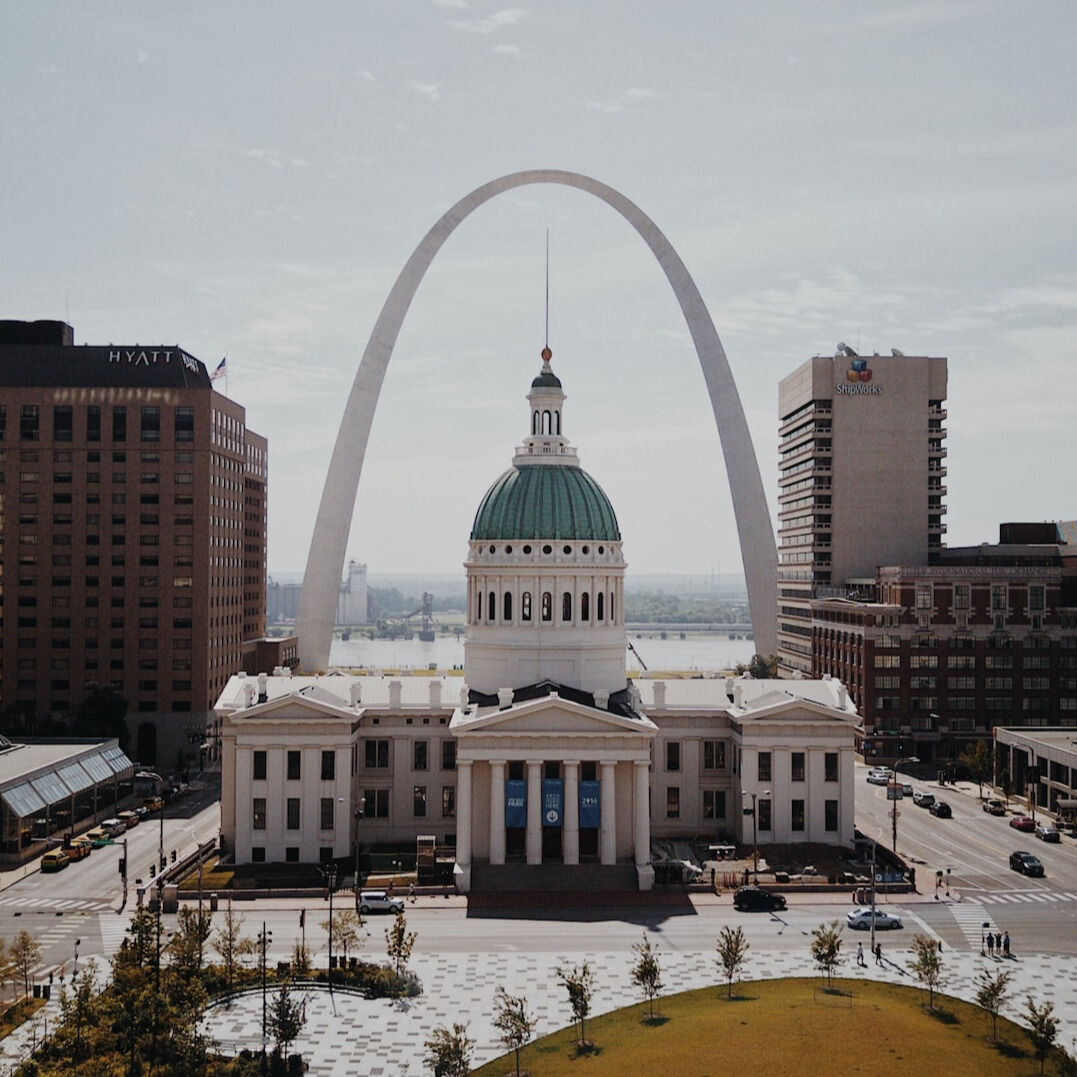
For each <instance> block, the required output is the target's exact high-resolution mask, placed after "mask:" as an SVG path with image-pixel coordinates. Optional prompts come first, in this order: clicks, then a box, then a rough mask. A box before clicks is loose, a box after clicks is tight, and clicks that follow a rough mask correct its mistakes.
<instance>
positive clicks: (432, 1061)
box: [423, 1025, 475, 1077]
mask: <svg viewBox="0 0 1077 1077" xmlns="http://www.w3.org/2000/svg"><path fill="white" fill-rule="evenodd" d="M423 1046H424V1047H425V1048H426V1059H425V1061H426V1064H427V1066H429V1067H430V1069H431V1071H432V1072H433V1074H434V1077H467V1074H468V1073H469V1072H470V1070H471V1055H472V1053H473V1052H474V1050H475V1043H474V1041H473V1040H471V1039H470V1038H469V1037H468V1034H467V1025H453V1026H452V1030H451V1031H450V1030H449V1029H447V1028H446V1027H445V1026H444V1025H438V1026H437V1028H435V1029H434V1031H433V1033H432V1034H431V1036H430V1039H428V1040H427V1041H426V1042H425V1043H424V1044H423Z"/></svg>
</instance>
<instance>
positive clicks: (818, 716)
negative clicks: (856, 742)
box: [731, 692, 860, 726]
mask: <svg viewBox="0 0 1077 1077" xmlns="http://www.w3.org/2000/svg"><path fill="white" fill-rule="evenodd" d="M731 713H732V716H733V718H734V720H735V721H736V722H737V724H738V725H741V726H745V725H749V724H751V725H759V724H762V723H765V722H772V723H775V724H778V723H783V722H804V721H811V722H816V723H819V722H824V723H830V724H833V725H853V726H855V725H858V724H859V723H860V716H859V715H858V714H857V713H856V712H855V711H846V710H838V709H837V708H836V707H828V706H826V705H825V704H823V703H816V702H814V701H813V700H810V699H798V698H792V697H790V696H788V695H785V694H784V693H782V692H773V693H767V694H766V695H765V696H760V697H759V698H758V699H755V700H753V701H752V706H751V709H750V710H743V709H742V710H736V709H734V710H733V711H732V712H731Z"/></svg>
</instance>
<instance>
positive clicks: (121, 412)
mask: <svg viewBox="0 0 1077 1077" xmlns="http://www.w3.org/2000/svg"><path fill="white" fill-rule="evenodd" d="M112 440H113V441H126V440H127V408H126V407H125V406H124V405H123V404H117V405H116V406H115V407H114V408H113V409H112ZM115 462H116V458H115V456H113V463H115Z"/></svg>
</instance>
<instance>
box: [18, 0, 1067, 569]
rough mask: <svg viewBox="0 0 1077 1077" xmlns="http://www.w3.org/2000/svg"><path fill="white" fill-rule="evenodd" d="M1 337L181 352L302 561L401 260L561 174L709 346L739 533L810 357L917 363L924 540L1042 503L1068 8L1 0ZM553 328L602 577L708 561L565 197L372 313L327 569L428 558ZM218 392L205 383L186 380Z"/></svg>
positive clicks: (729, 552)
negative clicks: (939, 451)
mask: <svg viewBox="0 0 1077 1077" xmlns="http://www.w3.org/2000/svg"><path fill="white" fill-rule="evenodd" d="M0 27H2V31H0V147H2V150H0V252H2V253H0V297H2V300H0V318H22V319H36V318H59V319H63V320H65V321H68V322H69V323H71V324H72V325H73V326H74V329H75V340H76V343H91V344H104V343H110V342H111V343H117V344H121V343H122V344H134V343H141V344H179V345H180V346H182V347H183V348H185V349H186V350H187V351H189V352H190V353H191V354H193V355H196V356H197V357H198V358H200V359H202V360H203V361H204V362H205V363H206V364H207V366H209V368H210V369H213V368H214V367H215V366H216V365H217V363H219V362H220V359H221V358H222V357H224V356H227V358H228V363H227V367H228V370H229V377H228V383H227V391H228V394H229V395H230V396H231V397H232V398H233V399H235V400H237V401H238V402H240V403H242V404H243V405H244V406H245V407H246V410H247V422H248V425H249V426H250V427H251V428H252V429H254V430H256V431H258V432H259V433H262V434H265V435H266V436H267V437H268V438H269V443H270V483H269V551H268V556H269V568H270V572H271V573H272V572H277V573H290V572H301V571H302V569H303V566H304V564H305V562H306V556H307V549H308V546H309V543H310V537H311V532H312V529H313V520H314V516H315V513H316V511H317V506H318V502H319V499H320V496H321V490H322V485H323V482H324V479H325V474H326V468H327V466H328V461H329V457H330V454H331V452H332V446H333V441H334V439H335V436H336V431H337V428H338V425H339V420H340V416H341V414H342V412H343V408H344V403H345V400H346V399H347V395H348V392H349V391H350V388H351V384H352V380H353V378H354V376H355V371H356V368H357V366H358V362H359V359H360V357H361V355H362V352H363V348H364V347H365V345H366V341H367V338H368V336H369V334H370V331H371V328H372V327H373V325H374V322H375V320H376V318H377V316H378V313H379V311H380V309H381V305H382V303H383V302H384V301H385V298H386V296H387V295H388V293H389V289H390V288H391V287H392V285H393V282H394V280H395V279H396V276H397V274H398V273H399V272H400V270H401V268H402V267H403V265H404V262H405V261H406V260H407V258H408V256H409V255H410V254H411V252H412V250H413V249H414V247H415V245H416V244H417V243H418V242H419V240H420V239H421V238H422V236H423V235H424V234H425V233H426V231H427V230H428V229H429V228H430V227H431V226H432V225H433V224H434V222H435V221H436V220H437V219H438V217H439V216H440V215H441V214H442V213H443V212H444V211H445V210H446V209H447V208H448V207H449V206H451V205H452V204H453V203H454V202H456V201H457V200H458V199H460V198H461V197H463V196H464V195H466V194H467V193H468V192H470V191H471V190H473V189H474V188H475V187H478V186H480V185H481V184H483V183H485V182H487V181H489V180H491V179H494V178H495V177H498V176H500V175H503V174H506V173H510V172H516V171H519V170H522V169H528V168H554V169H566V170H571V171H576V172H582V173H584V174H587V175H590V176H593V177H594V178H596V179H598V180H601V181H602V182H604V183H606V184H609V185H610V186H612V187H614V188H616V189H617V190H619V191H620V192H621V193H623V194H624V195H625V196H626V197H628V198H629V199H631V200H632V201H634V202H635V203H636V204H637V205H638V206H639V207H640V208H641V209H643V211H644V212H645V213H647V214H648V215H649V216H650V217H651V218H652V219H653V220H654V221H655V223H656V224H657V225H658V227H659V228H661V229H662V230H663V232H664V233H665V234H666V236H667V237H668V238H669V240H670V241H671V242H672V244H673V246H674V247H675V248H676V250H677V251H678V253H679V254H680V256H681V258H682V260H683V261H684V263H685V265H686V266H687V268H688V270H689V272H690V273H691V274H692V276H693V277H694V279H695V281H696V284H697V285H698V287H699V289H700V291H701V293H702V295H703V298H704V300H705V302H706V303H707V306H708V308H709V310H710V313H711V316H712V318H713V320H714V323H715V326H716V328H717V330H718V334H719V336H720V337H721V339H722V342H723V345H724V347H725V350H726V353H727V356H728V358H729V363H730V367H731V369H732V371H733V375H734V378H735V379H736V383H737V387H738V390H739V393H740V397H741V400H742V403H743V406H744V410H745V413H746V415H747V419H748V425H749V428H750V430H751V434H752V440H753V442H754V446H755V452H756V455H757V457H758V461H759V467H760V472H761V475H762V479H763V485H764V488H765V489H766V491H767V496H768V498H769V501H770V506H771V510H772V515H773V514H774V513H775V512H776V507H775V506H776V493H777V426H778V422H777V393H778V382H779V381H780V379H781V378H782V377H784V376H785V375H786V374H788V373H789V372H790V371H792V370H793V369H795V368H796V367H797V366H798V365H799V364H800V363H801V362H803V361H804V360H805V359H807V358H809V357H810V356H812V355H814V354H816V353H820V354H833V352H834V348H835V345H836V343H837V342H838V341H844V342H847V343H848V344H850V345H851V346H853V347H854V348H857V350H858V351H861V352H862V353H867V354H868V355H870V354H871V353H872V352H873V351H879V352H880V353H882V354H884V355H885V354H889V350H890V348H892V347H897V348H900V349H901V350H902V351H904V352H905V353H906V354H921V355H922V354H927V355H943V356H947V357H948V359H949V400H948V403H947V410H948V413H949V418H948V420H947V423H946V426H947V430H948V432H949V436H948V449H949V458H948V461H947V465H948V468H949V475H948V478H947V486H948V491H949V492H948V495H947V499H946V500H947V505H948V509H949V511H948V515H947V517H946V521H947V524H948V533H947V535H946V536H945V537H946V540H947V542H948V544H949V545H964V544H971V543H979V542H984V541H997V538H998V524H999V522H1000V521H1003V520H1044V519H1072V518H1074V517H1077V484H1075V483H1074V481H1073V478H1072V475H1071V468H1070V465H1068V464H1067V463H1066V461H1067V460H1071V459H1072V432H1073V428H1074V416H1075V415H1077V373H1075V369H1074V357H1075V355H1077V268H1075V266H1074V252H1075V251H1077V213H1075V209H1077V167H1075V165H1077V85H1075V84H1077V65H1075V64H1074V63H1073V42H1074V40H1075V39H1077V6H1075V5H1074V4H1072V3H1071V2H1064V0H1042V2H1040V3H1037V4H1035V5H1024V4H1014V3H1012V2H1009V0H999V2H997V3H996V2H964V0H932V2H924V3H921V2H915V0H910V2H903V0H893V2H888V3H869V2H862V0H860V2H827V0H821V2H817V3H812V4H804V3H800V2H795V0H773V2H768V3H766V4H758V3H750V2H744V3H732V2H721V0H665V2H662V3H658V2H650V3H643V2H639V0H617V2H615V0H544V2H543V3H533V2H532V3H519V4H514V5H513V6H507V5H506V4H505V3H499V2H494V3H486V2H481V0H432V2H430V0H400V2H388V0H386V2H377V3H375V2H364V0H347V2H343V0H336V2H334V0H322V2H319V3H317V4H287V3H283V2H279V0H257V2H253V0H248V2H244V0H233V2H231V3H228V4H216V3H214V4H210V3H205V2H199V0H192V2H189V3H185V4H182V5H166V4H160V3H144V2H137V3H136V2H133V0H132V2H108V0H101V2H97V3H94V4H85V3H76V2H74V0H69V2H50V0H38V2H36V3H33V4H27V3H21V2H16V0H0ZM547 230H549V246H550V263H549V271H550V308H549V343H550V346H551V348H552V349H553V353H554V358H553V367H554V370H555V371H556V373H557V374H558V375H559V376H560V377H561V379H562V381H563V383H564V387H565V391H566V393H567V395H568V402H567V405H566V408H565V416H564V417H565V433H566V434H568V435H569V437H570V438H571V439H572V442H573V444H574V445H575V446H576V447H577V448H578V450H579V454H580V460H581V463H582V465H583V466H584V467H585V468H586V469H587V470H588V471H589V472H590V473H591V474H592V475H593V476H594V477H595V478H596V479H597V480H598V482H599V483H600V484H601V485H602V487H603V488H604V489H605V491H606V493H607V494H608V495H609V497H610V499H611V501H612V503H613V505H614V507H615V509H616V511H617V514H618V518H619V521H620V525H621V531H622V535H623V537H624V548H625V555H626V559H627V561H628V563H629V572H630V573H632V572H639V573H664V572H676V573H710V572H714V573H731V572H736V571H738V570H739V568H740V551H739V545H738V540H737V534H736V526H735V521H734V517H733V509H732V503H731V500H730V496H729V491H728V486H727V484H726V479H725V471H724V467H723V464H722V457H721V451H720V445H719V440H718V435H717V432H716V429H715V425H714V419H713V415H712V413H711V410H710V405H709V401H708V399H707V394H706V388H705V385H704V381H703V376H702V373H701V371H700V368H699V363H698V360H697V359H696V356H695V352H694V349H693V347H692V345H691V341H690V339H689V336H688V333H687V330H686V327H685V324H684V321H683V318H682V317H681V315H680V312H679V309H678V307H677V304H676V301H675V299H674V297H673V294H672V292H671V290H670V288H669V285H668V284H667V282H666V280H665V277H664V275H663V274H662V272H661V269H660V268H659V266H658V265H657V263H656V262H655V261H654V259H653V257H652V256H651V254H650V253H649V251H648V250H647V249H646V247H645V245H644V244H643V243H642V241H641V240H640V239H639V238H638V236H637V235H636V234H635V232H634V231H633V230H632V229H631V227H630V226H629V225H628V224H627V223H625V222H624V221H623V220H622V219H621V218H620V217H619V216H618V215H617V214H616V213H615V212H614V211H613V210H611V209H610V208H609V207H607V206H606V205H604V204H603V203H602V202H600V201H598V200H597V199H595V198H593V197H590V196H588V195H586V194H584V193H582V192H579V191H573V190H568V189H562V188H558V187H546V186H544V187H528V188H523V189H519V190H516V191H514V192H510V193H508V194H505V195H501V196H499V197H498V198H496V199H495V200H493V201H491V202H489V203H487V204H486V205H485V206H484V207H482V208H481V209H479V210H478V211H476V212H475V213H474V214H473V215H472V216H471V217H470V218H468V219H467V220H466V221H465V222H464V223H463V224H462V225H461V226H460V227H459V228H458V229H457V231H456V232H455V233H454V234H453V236H452V237H451V238H450V239H449V241H448V242H447V243H446V245H445V247H444V248H443V250H442V251H441V253H440V254H439V256H438V257H437V258H436V259H435V261H434V263H433V265H432V267H431V269H430V271H429V272H428V273H427V275H426V278H425V279H424V281H423V284H422V286H421V287H420V289H419V292H418V294H417V295H416V297H415V301H414V303H413V304H412V307H411V309H410V311H409V314H408V317H407V319H406V320H405V322H404V327H403V330H402V332H401V334H400V338H399V340H398V343H397V346H396V349H395V352H394V355H393V359H392V361H391V363H390V365H389V371H388V375H387V377H386V380H385V384H384V387H383V391H382V395H381V400H380V404H379V408H378V412H377V416H376V419H375V423H374V429H373V432H372V435H371V439H370V443H369V446H368V450H367V455H366V462H365V464H364V468H363V475H362V480H361V482H360V486H359V493H358V498H357V501H356V511H355V516H354V519H353V524H352V529H351V535H350V539H349V544H348V556H349V557H350V558H355V559H357V560H361V561H365V562H366V563H367V564H368V566H369V570H370V572H371V573H372V574H375V573H387V572H432V573H451V572H459V571H461V567H460V566H461V564H462V562H463V560H464V558H465V556H466V553H467V536H468V532H469V530H470V526H471V522H472V519H473V516H474V513H475V509H476V508H477V506H478V504H479V501H480V500H481V498H482V495H483V494H484V492H485V491H486V489H487V488H488V487H489V485H490V484H491V483H492V482H493V481H494V480H495V479H496V478H497V476H498V475H499V474H501V472H502V471H504V470H505V469H506V468H507V467H508V466H509V465H510V463H511V457H512V453H513V450H514V448H515V446H516V445H518V444H520V442H521V441H522V439H523V436H524V434H525V433H526V430H527V417H528V412H527V403H526V399H525V397H526V393H527V389H528V386H529V385H530V380H531V378H532V377H533V376H534V375H535V374H536V373H537V372H538V370H539V366H540V358H539V353H540V351H541V349H542V346H543V344H544V332H545V330H544V318H545V273H546V264H545V257H546V255H545V249H546V233H547ZM220 384H221V383H220V382H218V383H217V385H218V386H220Z"/></svg>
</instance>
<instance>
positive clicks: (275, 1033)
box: [266, 980, 307, 1060]
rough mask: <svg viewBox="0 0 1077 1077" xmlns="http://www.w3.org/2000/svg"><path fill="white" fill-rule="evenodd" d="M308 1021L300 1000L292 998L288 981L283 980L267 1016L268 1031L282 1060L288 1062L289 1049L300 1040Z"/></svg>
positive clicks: (275, 993)
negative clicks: (300, 1034)
mask: <svg viewBox="0 0 1077 1077" xmlns="http://www.w3.org/2000/svg"><path fill="white" fill-rule="evenodd" d="M306 1020H307V1019H306V1015H305V1013H304V1012H303V1007H302V1005H301V1004H300V1002H299V1000H298V999H296V998H293V997H292V992H291V988H290V987H289V986H288V981H287V980H282V981H281V982H280V984H279V986H278V987H277V990H276V991H274V992H273V997H272V999H271V1001H270V1003H269V1011H268V1013H267V1014H266V1030H267V1031H268V1032H269V1034H270V1036H272V1037H273V1042H274V1043H275V1044H276V1045H277V1051H278V1052H279V1053H280V1056H281V1058H283V1059H285V1060H287V1058H288V1048H289V1047H290V1046H291V1045H292V1044H293V1043H295V1041H296V1040H297V1039H298V1038H299V1033H300V1032H302V1031H303V1025H304V1024H305V1023H306Z"/></svg>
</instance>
